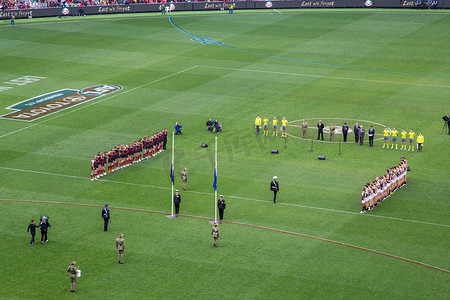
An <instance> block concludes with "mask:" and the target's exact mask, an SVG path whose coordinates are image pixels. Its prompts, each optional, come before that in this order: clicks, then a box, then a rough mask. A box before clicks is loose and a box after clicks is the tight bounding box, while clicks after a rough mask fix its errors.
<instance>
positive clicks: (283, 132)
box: [281, 117, 288, 137]
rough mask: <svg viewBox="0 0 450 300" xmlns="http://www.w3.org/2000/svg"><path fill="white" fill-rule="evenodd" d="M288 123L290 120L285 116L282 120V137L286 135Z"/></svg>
mask: <svg viewBox="0 0 450 300" xmlns="http://www.w3.org/2000/svg"><path fill="white" fill-rule="evenodd" d="M287 124H288V121H287V120H286V117H283V120H281V137H286V134H287V132H286V131H287Z"/></svg>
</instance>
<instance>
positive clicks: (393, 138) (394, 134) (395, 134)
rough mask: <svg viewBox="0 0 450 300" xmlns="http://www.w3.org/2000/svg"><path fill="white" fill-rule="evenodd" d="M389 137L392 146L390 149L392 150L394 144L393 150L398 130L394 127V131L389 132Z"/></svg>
mask: <svg viewBox="0 0 450 300" xmlns="http://www.w3.org/2000/svg"><path fill="white" fill-rule="evenodd" d="M391 136H392V146H391V149H392V148H394V143H395V149H397V136H398V130H397V129H395V127H394V129H392V131H391Z"/></svg>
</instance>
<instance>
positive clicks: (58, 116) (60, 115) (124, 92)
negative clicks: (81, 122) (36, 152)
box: [0, 65, 198, 139]
mask: <svg viewBox="0 0 450 300" xmlns="http://www.w3.org/2000/svg"><path fill="white" fill-rule="evenodd" d="M197 67H198V65H195V66H193V67H190V68H187V69H184V70H181V71H178V72H175V73H172V74H170V75H167V76H164V77H161V78H159V79H156V80H153V81H150V82H147V83H144V84H143V85H140V86H137V87H134V88H132V89H129V90H126V91H125V90H124V89H122V91H123V92H121V93H115V94H113V95H111V96H109V97H106V98H102V99H101V100H99V101H96V102H85V103H87V104H86V105H82V106H80V107H78V108H75V109H71V110H69V111H67V112H65V113H61V114H56V115H55V116H53V117H51V118H48V119H45V120H42V121H40V122H38V123H34V124H31V125H29V126H26V127H23V128H21V129H17V130H14V131H11V132H8V133H5V134H3V135H0V139H1V138H4V137H5V136H9V135H11V134H14V133H17V132H20V131H22V130H25V129H28V128H31V127H34V126H37V125H40V124H42V123H45V122H48V121H51V120H54V119H57V118H60V117H62V116H65V115H68V114H71V113H73V112H76V111H79V110H81V109H85V108H86V107H90V106H92V105H95V104H99V103H101V102H103V101H106V100H109V99H111V98H114V97H117V96H122V95H123V94H127V93H129V92H133V91H135V90H137V89H140V88H143V87H145V86H147V85H150V84H153V83H157V82H159V81H161V80H164V79H167V78H170V77H172V76H176V75H178V74H181V73H184V72H187V71H189V70H192V69H194V68H197Z"/></svg>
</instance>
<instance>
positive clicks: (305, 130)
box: [302, 119, 308, 139]
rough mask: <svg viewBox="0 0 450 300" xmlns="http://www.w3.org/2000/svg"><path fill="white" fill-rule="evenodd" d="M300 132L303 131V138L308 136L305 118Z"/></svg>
mask: <svg viewBox="0 0 450 300" xmlns="http://www.w3.org/2000/svg"><path fill="white" fill-rule="evenodd" d="M302 133H303V138H304V139H307V138H308V122H306V119H303V123H302Z"/></svg>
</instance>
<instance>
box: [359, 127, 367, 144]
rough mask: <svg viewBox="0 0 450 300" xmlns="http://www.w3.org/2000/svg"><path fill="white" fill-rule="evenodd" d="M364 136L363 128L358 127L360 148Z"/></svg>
mask: <svg viewBox="0 0 450 300" xmlns="http://www.w3.org/2000/svg"><path fill="white" fill-rule="evenodd" d="M365 135H366V130H365V129H364V128H363V126H362V125H361V126H359V145H360V146H362V145H363V144H364V136H365Z"/></svg>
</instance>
